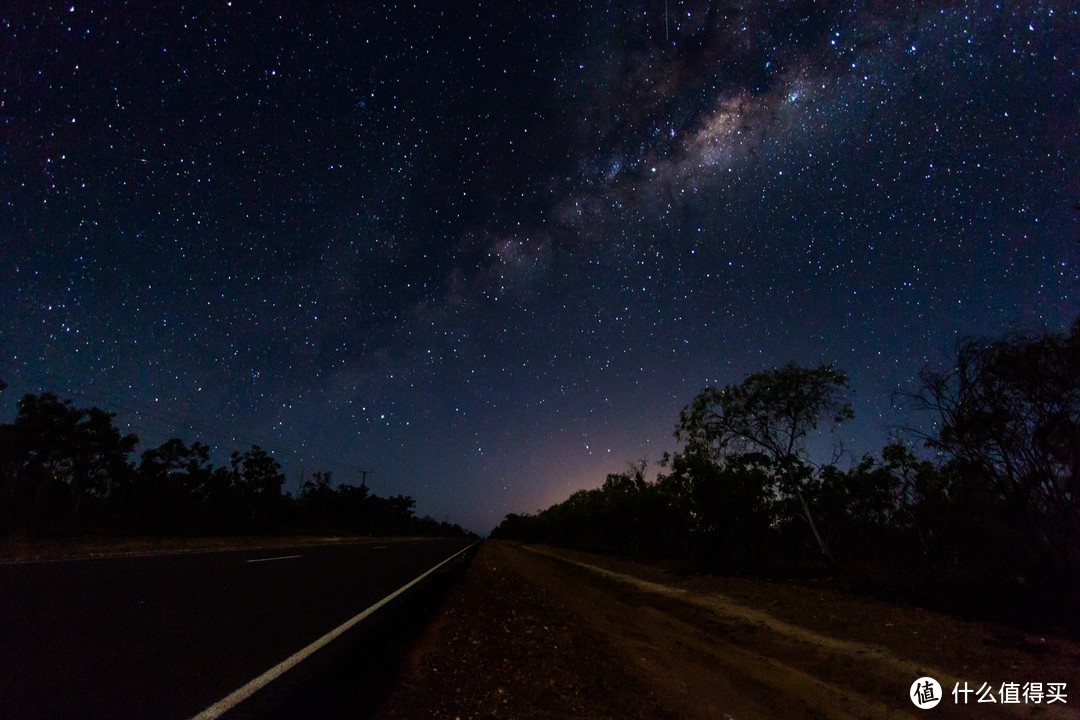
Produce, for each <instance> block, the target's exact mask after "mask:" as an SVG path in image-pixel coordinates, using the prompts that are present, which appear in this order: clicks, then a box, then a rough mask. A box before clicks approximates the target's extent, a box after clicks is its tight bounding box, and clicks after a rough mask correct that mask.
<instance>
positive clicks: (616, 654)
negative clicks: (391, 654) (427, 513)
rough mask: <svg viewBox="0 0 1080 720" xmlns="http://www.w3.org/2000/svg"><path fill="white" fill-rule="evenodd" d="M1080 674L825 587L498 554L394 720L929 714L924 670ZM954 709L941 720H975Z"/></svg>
mask: <svg viewBox="0 0 1080 720" xmlns="http://www.w3.org/2000/svg"><path fill="white" fill-rule="evenodd" d="M537 550H539V552H537ZM1078 668H1080V647H1078V646H1077V644H1075V643H1072V642H1068V641H1065V640H1062V639H1056V638H1052V637H1034V636H1030V635H1025V634H1023V633H1019V632H1017V631H1015V630H1010V629H1007V628H1000V627H996V626H991V625H986V624H980V623H970V622H965V621H962V620H958V619H956V618H952V617H949V616H945V615H941V614H938V613H933V612H930V611H925V610H919V609H917V608H911V607H904V606H895V605H891V604H888V603H884V602H880V601H876V600H871V599H868V598H861V597H856V596H851V595H848V594H845V593H841V592H837V591H835V590H832V589H829V588H826V587H821V588H816V587H813V586H808V585H796V584H790V583H770V582H761V581H754V580H748V579H740V578H715V577H706V576H685V577H684V576H677V575H674V574H671V573H667V572H664V571H663V570H661V569H658V568H655V567H652V566H645V565H638V564H635V563H628V562H625V561H620V560H617V559H613V558H606V557H600V556H594V555H587V554H583V553H572V552H568V551H563V550H559V551H553V550H551V549H547V548H540V549H535V548H534V549H529V548H521V547H515V546H509V545H505V544H499V543H486V544H485V545H484V547H483V548H482V550H481V553H480V554H479V555H478V557H477V559H476V561H475V562H474V563H473V565H472V566H471V567H470V569H469V571H468V572H467V573H466V576H465V577H464V578H463V581H462V583H461V584H460V585H459V587H458V588H456V589H455V591H454V592H453V593H452V595H451V597H450V599H449V601H448V604H447V607H446V609H445V610H444V612H443V613H442V614H441V615H440V616H439V619H438V621H437V622H436V624H435V625H434V626H433V627H432V628H430V629H429V631H428V633H427V634H426V635H425V637H424V641H423V642H422V643H421V646H420V647H418V648H417V649H416V650H415V651H414V654H413V660H412V662H411V665H410V670H409V672H408V673H407V676H406V678H405V679H404V682H403V684H402V685H401V686H400V687H399V689H398V691H397V692H396V693H395V695H394V696H393V697H392V698H391V700H390V701H389V702H388V703H387V705H385V706H384V708H383V712H382V714H381V715H380V717H383V718H403V717H431V718H443V717H446V718H455V717H460V718H480V717H593V718H600V717H683V718H713V717H719V718H724V717H731V718H740V719H742V718H769V717H840V718H843V717H890V718H897V717H908V716H911V717H914V716H916V714H917V713H918V712H919V711H918V710H917V708H915V706H914V705H912V704H911V703H910V701H909V700H908V699H907V693H908V690H909V688H910V685H911V683H912V682H913V681H914V679H915V678H917V677H920V676H921V675H922V674H933V673H938V674H939V675H940V677H939V678H938V679H939V680H940V681H941V682H942V685H943V686H945V687H946V693H948V692H949V690H950V689H951V688H952V683H953V682H954V681H959V682H965V681H966V682H968V683H970V684H972V685H973V686H974V687H978V686H979V685H980V684H981V683H982V682H987V683H990V684H992V685H993V686H994V687H995V688H997V687H998V686H1000V685H1001V683H1004V682H1018V683H1024V682H1028V681H1043V682H1066V683H1068V687H1069V688H1080V676H1078ZM1074 692H1075V690H1074ZM951 700H952V698H951V697H949V698H948V701H949V702H947V703H942V704H941V705H940V706H939V707H938V708H937V709H936V710H935V713H936V714H937V715H938V716H941V717H962V716H964V715H965V714H967V715H970V712H968V713H965V712H964V711H965V710H968V709H967V708H964V707H958V706H955V705H954V704H953V703H952V702H951ZM1076 702H1080V698H1077V699H1076V700H1072V699H1071V698H1070V704H1069V705H1067V706H1063V705H1060V704H1058V705H1055V706H1054V707H1050V706H1047V705H1043V706H1040V707H1034V706H1031V707H1025V706H1022V705H1021V706H998V707H995V708H994V712H993V713H992V716H994V717H1048V718H1050V717H1069V716H1070V715H1069V713H1070V712H1071V711H1072V710H1074V709H1075V704H1074V703H1076Z"/></svg>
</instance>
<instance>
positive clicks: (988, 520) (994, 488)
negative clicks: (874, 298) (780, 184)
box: [492, 318, 1080, 629]
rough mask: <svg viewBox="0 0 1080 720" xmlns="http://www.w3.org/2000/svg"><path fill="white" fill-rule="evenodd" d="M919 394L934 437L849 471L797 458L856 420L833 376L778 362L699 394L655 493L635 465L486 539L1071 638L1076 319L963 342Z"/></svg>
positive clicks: (1077, 469)
mask: <svg viewBox="0 0 1080 720" xmlns="http://www.w3.org/2000/svg"><path fill="white" fill-rule="evenodd" d="M915 387H916V388H917V389H916V390H914V391H913V392H910V393H905V394H904V398H905V399H906V400H907V401H909V402H911V403H913V404H914V405H915V406H916V407H918V408H920V409H921V410H922V411H924V412H926V413H930V414H931V416H932V422H933V427H934V430H933V431H932V432H930V433H924V434H920V433H916V432H915V431H909V437H908V438H907V440H906V441H905V442H894V443H891V444H889V445H887V446H886V447H884V448H883V449H882V450H881V451H880V453H878V454H877V455H876V456H871V455H867V456H864V457H863V458H862V459H861V460H859V461H857V462H849V463H847V465H848V466H847V467H841V465H840V463H839V461H833V462H828V463H824V464H815V463H813V462H811V458H810V453H809V452H808V444H810V443H814V444H815V445H816V446H820V445H821V444H822V440H823V439H824V438H822V437H821V431H822V430H824V429H825V427H826V426H835V425H836V424H838V423H841V422H843V421H845V420H849V419H851V418H852V417H853V412H852V406H851V403H850V400H849V393H848V385H847V377H846V375H845V373H844V372H842V371H840V370H838V369H835V368H833V367H831V366H823V367H819V368H813V369H811V368H803V367H798V366H795V365H788V366H787V367H783V368H780V369H776V370H770V371H766V372H761V373H757V374H754V375H751V376H749V377H747V378H746V379H745V380H744V381H743V382H742V383H741V384H738V385H732V386H728V387H725V388H723V389H716V388H706V389H705V390H703V391H702V392H701V393H700V394H699V395H698V396H697V397H695V398H694V399H693V401H692V402H691V403H690V404H689V405H687V406H686V407H685V408H684V409H683V411H682V412H681V414H680V417H679V421H678V424H677V426H676V429H675V437H676V439H677V440H679V441H680V442H681V443H682V449H681V450H680V451H678V452H676V453H675V454H673V455H667V454H665V456H664V459H663V461H662V463H661V465H662V467H663V470H662V471H661V472H660V473H659V474H658V476H657V479H656V481H655V482H650V481H648V480H647V479H646V477H645V464H644V462H642V463H641V464H638V465H636V466H632V467H631V468H630V469H629V471H626V472H621V473H614V474H611V475H608V477H607V480H606V481H605V482H604V484H603V486H602V487H600V488H598V489H595V490H582V491H579V492H576V493H574V494H573V495H571V496H570V497H569V498H568V499H567V500H565V501H564V502H561V503H558V504H556V505H553V506H552V507H550V508H548V509H546V510H543V511H542V512H539V513H538V514H536V515H508V516H507V517H506V519H505V520H504V521H503V522H502V524H500V525H499V527H498V528H496V529H495V531H494V532H493V533H492V536H493V537H497V538H509V539H515V540H522V541H527V542H542V543H551V544H556V545H563V546H569V547H575V548H580V549H586V550H591V551H599V552H607V553H617V554H620V555H624V556H628V557H634V558H642V559H660V558H673V559H683V560H690V561H692V562H694V563H696V564H698V565H704V566H707V567H708V568H710V569H713V570H717V571H722V572H732V573H747V574H753V575H759V576H787V577H791V576H800V575H804V576H805V575H810V574H818V575H820V574H824V573H831V574H833V575H834V576H836V577H838V578H841V579H843V580H845V581H847V582H849V583H851V584H853V585H855V586H856V587H858V588H861V589H865V590H868V591H873V592H875V593H879V594H883V595H886V596H892V597H897V598H900V599H904V600H908V601H914V602H920V603H928V604H935V605H944V606H948V607H951V608H953V609H960V610H967V611H974V612H978V613H979V614H981V615H983V616H988V615H989V616H996V617H1004V618H1007V619H1013V620H1027V621H1030V620H1040V621H1051V622H1055V621H1060V622H1062V623H1066V624H1072V625H1074V626H1075V625H1076V623H1077V619H1076V617H1075V612H1065V611H1066V610H1067V609H1068V608H1072V609H1073V610H1075V607H1076V606H1077V605H1076V603H1077V601H1080V582H1078V579H1080V572H1078V571H1080V318H1078V319H1077V321H1076V322H1074V324H1073V326H1072V328H1071V331H1070V332H1068V333H1046V334H1042V335H1034V334H1022V335H1012V336H1009V337H1006V338H1002V339H995V340H981V341H973V342H969V343H967V344H965V345H963V346H962V347H961V348H960V349H959V351H958V353H957V356H956V362H955V364H954V365H953V366H952V367H949V368H947V369H940V370H939V369H926V370H924V371H923V372H922V373H921V374H920V376H919V378H918V383H917V385H916V386H915ZM919 445H921V446H923V448H924V449H925V450H924V451H920V452H918V453H917V452H916V450H915V449H913V448H918V446H919ZM1074 629H1076V628H1075V627H1074Z"/></svg>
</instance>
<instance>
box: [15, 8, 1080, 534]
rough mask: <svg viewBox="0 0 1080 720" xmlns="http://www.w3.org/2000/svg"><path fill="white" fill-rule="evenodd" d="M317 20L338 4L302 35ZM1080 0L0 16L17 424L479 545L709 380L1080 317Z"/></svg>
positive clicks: (882, 434) (889, 382) (855, 447)
mask: <svg viewBox="0 0 1080 720" xmlns="http://www.w3.org/2000/svg"><path fill="white" fill-rule="evenodd" d="M309 5H312V6H317V7H308V6H309ZM1078 203H1080V5H1078V4H1077V3H1076V2H1067V1H1065V0H1060V1H1057V2H1012V1H1011V0H1010V1H1008V2H1005V1H1002V2H999V3H991V2H970V1H969V2H945V1H942V2H927V1H923V0H913V1H912V2H865V1H862V0H855V1H854V2H851V1H850V0H849V1H847V2H828V1H822V2H811V1H808V0H789V1H788V2H784V1H782V0H771V1H767V2H766V1H763V0H758V1H755V0H742V1H740V0H733V1H722V2H717V3H709V2H705V1H703V0H687V1H680V0H668V2H667V3H665V2H663V1H662V0H660V1H657V0H647V1H638V2H621V3H618V2H599V1H598V2H546V3H540V2H505V1H502V0H491V1H489V2H472V1H469V0H463V1H460V2H415V3H410V2H403V3H380V2H328V3H300V2H295V3H287V2H281V1H279V2H266V3H254V2H247V1H245V0H233V1H232V2H227V1H226V0H216V1H215V2H196V3H167V2H163V3H146V2H119V1H117V2H107V3H85V2H75V3H74V4H72V3H70V2H65V3H46V2H37V1H35V2H23V1H22V0H16V1H15V2H14V3H12V2H10V1H9V2H5V3H4V4H3V6H2V7H0V310H2V312H0V378H3V379H4V380H5V381H6V382H7V383H8V385H9V388H8V389H7V390H6V391H5V392H4V393H3V394H2V395H0V405H2V410H3V412H2V416H0V417H2V419H3V420H4V421H10V419H11V418H12V417H13V416H14V405H15V402H16V401H17V400H18V398H20V397H21V396H22V395H23V394H24V393H27V392H41V391H46V390H48V391H52V392H55V393H57V394H59V395H61V396H62V397H70V398H72V399H73V400H74V401H75V402H76V404H77V405H79V406H89V405H92V404H97V405H99V406H101V407H104V408H106V409H109V410H111V411H114V412H116V413H118V418H117V420H118V424H119V425H121V427H123V428H124V429H126V430H128V431H132V432H136V433H138V434H139V435H140V437H141V438H142V444H141V446H140V448H139V450H140V451H141V450H145V449H147V448H148V447H152V446H153V445H156V444H158V443H160V442H161V441H162V440H164V439H166V438H168V437H171V436H180V437H182V438H184V439H186V440H188V441H191V440H196V439H199V440H202V441H205V442H207V443H208V444H210V445H211V446H212V447H213V448H215V452H216V455H215V458H216V460H217V461H218V462H225V459H226V458H227V454H228V452H230V451H231V450H233V449H241V450H243V449H247V448H248V447H250V445H251V444H253V443H255V444H259V445H261V446H262V447H264V448H266V449H268V450H269V451H270V452H272V453H273V455H274V456H275V457H276V458H277V459H278V460H279V461H280V462H281V463H282V465H283V467H284V471H285V472H286V474H287V476H288V478H289V481H288V484H287V485H286V489H289V490H292V491H293V492H295V491H296V487H297V486H296V482H297V478H298V477H299V476H300V474H301V472H307V473H310V472H312V471H313V470H320V469H322V470H330V471H332V472H333V473H334V479H335V481H346V482H350V483H358V482H359V480H360V474H359V471H360V470H361V469H369V470H374V473H375V474H374V475H373V476H371V475H369V476H368V485H369V486H370V487H371V488H372V489H373V490H374V491H375V492H377V493H378V494H380V495H384V496H385V495H390V494H397V493H403V494H408V495H412V496H413V497H415V498H416V499H417V510H418V512H419V513H421V514H430V515H432V516H433V517H435V518H436V519H439V520H449V521H451V522H459V523H461V524H462V525H464V526H466V527H467V528H469V529H472V530H476V531H478V532H486V531H487V530H489V529H490V528H491V527H493V526H494V525H496V524H497V523H498V522H499V521H500V520H501V519H502V517H503V516H504V515H505V514H506V513H508V512H533V511H536V510H538V509H540V508H542V507H546V506H547V505H550V504H551V503H553V502H556V501H559V500H562V499H563V498H565V497H566V496H567V495H569V494H570V493H571V492H572V491H574V490H576V489H579V488H583V487H595V486H597V485H599V484H600V483H601V482H603V479H604V475H605V474H606V473H608V472H617V471H621V470H623V469H625V468H626V465H627V463H628V462H630V461H633V460H636V459H639V458H642V457H648V458H649V459H650V460H651V461H652V462H653V463H654V464H653V466H652V467H653V468H655V461H657V460H658V459H659V458H660V456H661V454H662V453H663V451H664V450H675V449H677V445H676V443H675V441H674V439H673V438H672V437H671V433H672V431H673V430H674V426H675V423H676V421H677V418H678V411H679V409H680V408H681V407H682V406H683V405H685V404H686V403H688V402H689V401H690V400H691V399H692V398H693V396H694V395H695V394H696V393H697V392H698V391H699V390H700V389H701V388H702V387H704V386H705V385H708V384H713V385H724V384H728V383H734V382H739V381H740V380H741V379H742V378H743V377H744V376H745V375H746V374H748V373H750V372H756V371H758V370H762V369H766V368H770V367H775V366H778V365H782V364H785V363H787V362H788V361H795V362H798V363H801V364H805V365H818V364H820V363H826V362H830V363H835V364H836V365H838V366H839V367H842V368H844V369H846V370H847V371H848V372H849V373H850V377H851V384H852V388H853V391H854V400H855V410H856V416H857V417H856V420H855V421H854V422H852V423H850V425H849V427H847V429H846V430H844V431H842V432H841V433H840V435H841V439H843V440H844V441H845V443H846V445H847V447H848V449H849V451H850V452H851V453H853V454H854V455H856V456H858V455H861V454H862V453H863V452H874V451H876V450H878V449H879V448H880V447H881V444H882V443H883V442H884V441H885V439H886V437H887V435H888V433H889V432H890V428H891V427H892V426H895V425H896V424H898V423H901V422H908V421H910V418H907V417H906V415H905V413H904V411H902V410H898V409H897V408H896V407H894V404H893V399H892V391H893V390H895V389H897V388H903V387H909V386H910V385H911V383H912V382H913V381H914V378H915V376H916V373H917V371H918V370H919V368H921V367H922V366H923V365H924V364H926V363H933V364H943V363H946V362H947V361H948V358H949V356H950V353H951V352H952V351H953V349H954V348H955V346H956V343H957V342H958V341H959V340H961V339H963V338H966V337H970V336H973V335H999V334H1001V333H1004V332H1006V331H1009V330H1010V329H1015V328H1031V329H1035V330H1047V329H1049V330H1057V329H1063V328H1065V327H1067V326H1068V324H1069V323H1070V322H1071V320H1072V319H1073V318H1074V317H1076V315H1077V314H1078V313H1080V242H1078V240H1080V212H1078V210H1077V205H1078Z"/></svg>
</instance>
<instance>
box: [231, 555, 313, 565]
mask: <svg viewBox="0 0 1080 720" xmlns="http://www.w3.org/2000/svg"><path fill="white" fill-rule="evenodd" d="M298 557H302V556H301V555H278V556H277V557H272V558H256V559H255V560H245V561H244V562H246V563H253V562H270V561H271V560H292V559H293V558H298Z"/></svg>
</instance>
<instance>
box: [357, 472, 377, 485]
mask: <svg viewBox="0 0 1080 720" xmlns="http://www.w3.org/2000/svg"><path fill="white" fill-rule="evenodd" d="M368 474H371V475H374V474H375V471H374V470H361V471H360V487H362V488H363V489H364V490H367V476H368Z"/></svg>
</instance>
